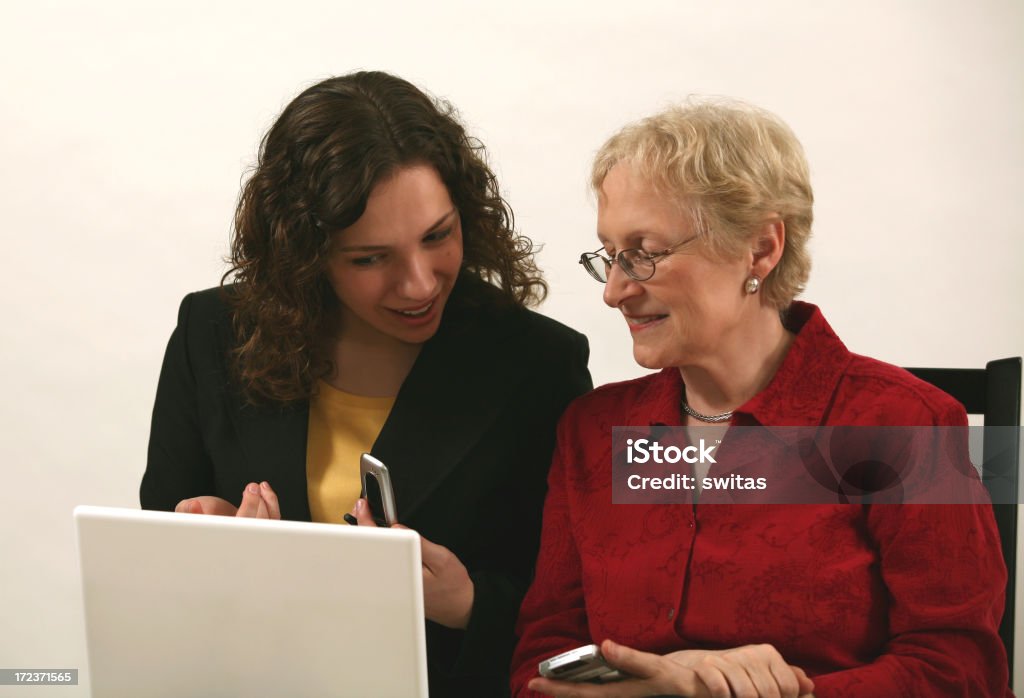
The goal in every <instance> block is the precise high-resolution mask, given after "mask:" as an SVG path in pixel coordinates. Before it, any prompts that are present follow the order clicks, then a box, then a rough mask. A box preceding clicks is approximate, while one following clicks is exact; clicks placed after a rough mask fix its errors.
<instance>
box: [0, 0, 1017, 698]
mask: <svg viewBox="0 0 1024 698" xmlns="http://www.w3.org/2000/svg"><path fill="white" fill-rule="evenodd" d="M2 24H3V26H2V28H0V125H2V128H0V162H2V165H0V185H2V186H0V211H2V224H0V230H2V236H3V237H2V246H0V272H2V273H0V291H2V293H0V297H2V298H3V301H2V303H3V317H4V322H3V324H2V329H0V333H2V334H0V346H2V347H3V361H2V363H0V385H2V386H3V389H4V392H3V398H2V401H0V405H2V408H0V409H2V421H0V423H2V425H3V427H2V428H3V431H2V439H0V463H2V466H0V467H2V468H3V471H2V472H3V478H2V484H0V517H2V524H0V525H2V528H0V667H8V668H22V667H25V668H28V667H31V668H73V667H77V668H79V669H81V670H82V674H81V677H82V680H83V681H84V680H85V679H86V677H87V666H86V655H85V646H84V635H83V630H82V625H81V621H80V614H81V603H80V599H79V589H78V576H77V568H76V554H75V547H74V537H73V528H72V522H71V510H72V508H73V506H74V505H76V504H80V503H89V504H101V505H115V506H137V487H138V483H139V478H140V476H141V474H142V470H143V468H144V464H145V449H146V440H147V436H148V430H149V413H150V409H151V406H152V400H153V395H154V389H155V386H156V379H157V374H158V370H159V366H160V361H161V357H162V354H163V349H164V346H165V343H166V340H167V337H168V335H169V333H170V331H171V329H172V327H173V325H174V320H175V313H176V309H177V304H178V302H179V300H180V298H181V296H182V295H184V294H185V293H186V292H188V291H191V290H195V289H199V288H205V287H208V286H212V285H215V284H216V283H217V281H218V280H219V278H220V275H221V273H222V271H223V270H224V266H223V263H222V261H221V260H222V258H223V255H224V254H225V252H226V251H227V241H228V235H229V227H230V221H231V214H232V211H233V208H234V203H235V198H236V196H237V192H238V188H239V183H240V180H241V178H242V176H243V173H244V171H245V169H246V167H247V166H249V165H250V164H251V163H252V162H253V160H254V155H255V152H256V146H257V143H258V141H259V138H260V136H261V135H262V133H263V132H264V131H265V129H266V128H267V127H268V126H269V125H270V124H271V123H272V121H273V119H274V118H275V116H276V115H277V113H278V112H279V111H280V109H281V108H282V107H283V106H284V104H286V103H287V102H288V101H289V100H290V99H291V98H292V97H293V96H294V95H295V94H297V93H298V92H299V91H300V90H301V89H302V88H304V87H306V86H308V85H309V84H311V83H313V82H315V81H318V80H320V79H322V78H325V77H328V76H330V75H335V74H339V73H344V72H348V71H351V70H356V69H384V70H389V71H392V72H395V73H397V74H399V75H401V76H403V77H406V78H408V79H410V80H412V81H413V82H415V83H417V84H419V85H421V86H423V87H425V88H427V89H428V90H430V91H431V92H433V93H434V94H436V95H440V96H443V97H446V98H448V99H450V100H451V101H452V102H454V103H455V104H456V105H457V106H458V107H459V109H460V111H461V113H462V116H463V118H464V120H465V121H466V123H467V124H468V126H469V128H470V130H471V131H472V132H473V133H474V134H476V135H477V136H479V137H480V138H481V139H482V140H483V141H484V142H485V143H486V144H487V145H488V147H489V151H490V156H491V159H492V163H493V165H494V168H495V170H496V172H497V173H498V176H499V179H500V181H501V182H502V185H503V188H504V192H505V194H506V196H507V198H508V200H509V201H510V202H511V203H512V205H513V208H514V209H515V211H516V214H517V222H518V227H519V228H520V229H521V230H522V231H523V232H525V233H526V234H527V235H529V236H531V237H532V238H533V239H534V240H535V241H536V242H538V243H542V244H543V246H544V247H543V251H542V253H541V255H540V262H541V264H542V266H543V268H544V269H545V271H546V272H547V276H548V280H549V281H550V285H551V297H550V300H549V301H548V302H547V303H546V304H545V305H544V306H543V307H542V310H543V312H545V313H547V314H549V315H551V316H553V317H555V318H558V319H560V320H562V321H563V322H566V323H567V324H570V325H572V326H573V327H576V328H577V329H579V330H581V331H583V332H585V333H586V334H587V335H588V336H589V337H590V341H591V351H592V361H591V370H592V372H593V375H594V379H595V382H597V383H602V382H607V381H610V380H617V379H622V378H627V377H632V376H635V375H638V374H640V373H641V372H642V371H641V370H640V369H639V368H638V367H637V366H635V365H634V363H633V361H632V355H631V352H630V340H629V337H628V333H627V331H626V329H625V327H624V326H623V322H622V320H621V319H620V318H619V317H618V315H617V313H615V312H614V311H611V310H609V309H607V308H605V307H604V306H603V305H602V303H601V299H600V290H601V289H600V288H599V286H598V285H597V284H596V283H594V282H592V281H590V280H589V279H588V278H586V276H585V275H584V274H583V272H582V271H581V269H580V268H579V267H578V265H577V264H576V259H577V256H578V254H579V252H581V251H583V250H590V249H593V248H594V247H596V246H597V245H596V243H595V242H594V240H595V238H594V219H595V215H594V204H593V201H592V198H591V197H590V196H589V194H588V192H587V188H586V179H587V171H588V165H589V160H590V158H591V156H592V154H593V153H594V151H595V150H596V148H597V147H598V146H599V145H600V143H601V142H602V141H603V139H604V138H605V137H607V136H608V135H609V134H610V133H611V132H612V131H613V130H614V129H615V128H617V127H618V126H620V125H622V124H623V123H624V122H626V121H627V120H631V119H634V118H637V117H640V116H642V115H645V114H647V113H650V112H652V111H653V110H655V109H657V108H659V107H662V106H664V105H666V104H667V103H669V102H670V101H672V100H676V99H681V98H683V97H685V96H686V95H688V94H690V93H700V94H720V95H729V96H734V97H740V98H743V99H746V100H748V101H751V102H754V103H755V104H758V105H760V106H763V107H766V108H768V109H770V110H772V111H775V112H776V113H778V114H779V115H780V116H781V117H782V118H783V119H785V120H786V121H787V122H788V123H789V124H790V125H791V126H792V127H793V129H794V130H795V131H796V133H797V135H798V136H799V137H800V138H801V140H802V141H803V143H804V145H805V147H806V150H807V154H808V158H809V160H810V163H811V170H812V177H813V182H814V186H815V193H816V199H817V206H816V224H815V230H816V233H815V238H814V241H813V246H812V250H813V256H814V264H815V266H814V270H813V272H812V275H811V282H810V286H809V288H808V291H807V293H806V294H805V297H806V298H807V299H808V300H811V301H813V302H815V303H818V304H819V305H820V306H821V307H822V308H823V309H824V311H825V313H826V316H827V317H828V319H829V320H830V322H831V323H832V325H833V326H834V327H835V329H836V330H837V332H838V333H839V335H840V336H841V337H842V338H843V339H844V340H845V341H846V343H847V345H848V346H849V347H850V348H851V349H852V350H854V351H856V352H859V353H863V354H868V355H871V356H875V357H878V358H882V359H885V360H887V361H890V362H892V363H895V364H900V365H934V366H981V365H983V364H984V362H985V361H986V360H988V359H991V358H997V357H1003V356H1011V355H1021V354H1024V312H1022V311H1021V310H1020V306H1019V303H1018V299H1019V298H1020V296H1021V292H1020V287H1021V278H1022V273H1024V242H1022V240H1024V238H1022V235H1021V225H1022V224H1021V221H1022V220H1024V196H1022V192H1021V182H1022V181H1024V178H1022V169H1024V157H1022V156H1024V135H1022V134H1024V130H1022V129H1021V124H1022V123H1024V80H1022V79H1021V74H1022V71H1021V68H1022V66H1024V60H1022V59H1024V42H1022V41H1021V40H1020V39H1021V29H1022V27H1024V5H1022V4H1021V3H1019V2H1017V1H1016V0H1005V1H996V0H978V1H976V2H970V3H967V2H962V1H960V0H956V1H953V0H920V1H918V2H914V1H904V2H894V1H890V0H862V1H861V2H858V3H850V2H839V1H831V0H829V1H825V2H798V1H797V0H789V1H783V0H772V1H760V2H759V1H756V0H747V1H745V0H727V1H721V2H710V1H709V2H696V1H690V2H687V1H683V0H673V1H671V2H669V1H665V2H653V1H650V0H634V1H632V2H628V3H609V2H600V3H593V2H591V3H587V2H557V1H555V0H547V1H543V2H541V1H537V0H529V1H522V0H521V1H519V2H515V3H508V2H504V3H500V4H499V3H494V4H493V5H492V4H490V3H484V2H468V1H467V2H456V1H454V0H437V1H435V2H422V3H416V4H415V5H412V4H410V5H409V6H406V5H403V4H399V3H395V2H392V1H389V0H377V1H374V2H368V1H362V2H358V3H351V2H344V1H342V0H331V1H329V2H306V1H295V2H275V3H272V4H270V5H269V6H266V7H263V6H261V4H260V3H257V2H252V1H249V2H234V3H222V4H218V5H217V6H216V7H213V8H209V7H206V6H205V3H203V4H200V3H198V2H194V1H193V0H188V1H186V2H177V3H174V4H173V5H172V4H171V3H165V4H162V5H157V4H152V5H147V6H143V3H136V2H132V3H128V2H123V3H115V2H109V1H108V2H97V3H88V4H86V3H82V4H72V3H55V2H36V3H18V7H16V8H5V11H4V21H3V23H2ZM29 692H31V693H32V695H50V694H52V695H59V696H67V695H85V693H86V692H85V690H84V688H80V689H69V688H60V689H31V690H30V689H24V688H7V689H3V688H2V687H0V694H2V695H8V694H9V695H15V696H21V695H27V694H28V693H29Z"/></svg>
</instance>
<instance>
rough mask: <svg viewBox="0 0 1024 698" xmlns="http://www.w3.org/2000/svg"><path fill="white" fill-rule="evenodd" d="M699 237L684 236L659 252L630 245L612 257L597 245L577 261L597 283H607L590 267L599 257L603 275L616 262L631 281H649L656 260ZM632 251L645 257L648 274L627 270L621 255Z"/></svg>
mask: <svg viewBox="0 0 1024 698" xmlns="http://www.w3.org/2000/svg"><path fill="white" fill-rule="evenodd" d="M699 237H700V236H699V235H692V236H690V237H688V238H686V239H685V240H683V241H682V242H680V243H676V244H675V245H672V247H667V248H665V249H664V250H662V251H661V252H644V251H643V249H642V248H640V247H630V248H629V249H628V250H620V251H619V252H618V253H616V255H615V256H614V257H606V256H604V255H603V254H601V252H603V251H604V248H603V247H599V248H597V249H596V250H594V251H593V252H584V253H583V254H581V255H580V259H579V263H580V264H582V265H583V268H584V269H586V270H587V274H588V275H589V276H590V278H592V279H594V280H595V281H597V282H598V283H602V284H606V283H608V279H607V278H604V279H602V278H600V277H599V276H598V275H597V272H596V271H594V270H593V269H592V266H593V260H595V259H600V260H601V261H602V262H604V266H605V276H606V277H607V276H609V275H610V274H611V271H612V264H618V265H619V269H621V270H622V272H623V273H624V274H625V275H626V276H628V277H629V278H631V279H632V280H633V281H650V280H651V279H652V278H653V277H654V272H655V271H657V268H658V264H657V262H658V260H659V259H661V258H663V257H667V256H669V255H671V254H675V252H676V250H677V249H679V248H680V247H682V246H683V245H687V244H689V243H691V242H693V241H694V240H696V239H697V238H699ZM634 252H635V253H639V255H640V256H641V257H642V258H643V259H645V260H646V261H648V262H650V263H651V273H650V274H648V275H647V276H645V277H643V278H641V277H639V276H637V275H636V274H635V273H631V272H630V271H629V269H627V268H626V265H625V264H623V263H622V260H623V259H624V257H623V255H626V254H630V253H634Z"/></svg>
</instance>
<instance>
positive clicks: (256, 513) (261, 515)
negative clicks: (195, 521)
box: [174, 482, 281, 519]
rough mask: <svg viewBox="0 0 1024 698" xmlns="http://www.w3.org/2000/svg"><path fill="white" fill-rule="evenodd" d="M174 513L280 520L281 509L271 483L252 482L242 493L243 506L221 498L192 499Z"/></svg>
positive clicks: (183, 502) (176, 508)
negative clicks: (236, 505)
mask: <svg viewBox="0 0 1024 698" xmlns="http://www.w3.org/2000/svg"><path fill="white" fill-rule="evenodd" d="M174 511H176V512H178V513H183V514H213V515H215V516H242V517H247V518H255V519H280V518H281V507H280V506H279V505H278V502H277V494H276V493H275V492H274V490H273V489H271V487H270V483H268V482H262V483H260V484H258V485H257V484H256V483H255V482H250V483H249V484H248V485H246V486H245V490H243V492H242V504H241V506H239V507H237V508H236V507H235V505H234V504H232V503H231V502H229V501H228V500H226V499H221V498H220V497H211V496H203V497H191V498H190V499H183V500H181V501H180V502H178V505H177V506H176V507H174Z"/></svg>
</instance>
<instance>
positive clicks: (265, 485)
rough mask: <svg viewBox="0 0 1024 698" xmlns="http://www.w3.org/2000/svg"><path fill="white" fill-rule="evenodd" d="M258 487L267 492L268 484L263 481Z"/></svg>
mask: <svg viewBox="0 0 1024 698" xmlns="http://www.w3.org/2000/svg"><path fill="white" fill-rule="evenodd" d="M260 487H262V488H263V489H265V490H269V489H270V483H269V482H267V481H266V480H264V481H263V482H261V483H260Z"/></svg>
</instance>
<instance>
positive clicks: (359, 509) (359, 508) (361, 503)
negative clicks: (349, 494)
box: [356, 497, 366, 514]
mask: <svg viewBox="0 0 1024 698" xmlns="http://www.w3.org/2000/svg"><path fill="white" fill-rule="evenodd" d="M364 506H366V502H364V501H363V499H362V497H360V498H359V499H357V500H356V513H357V514H362V513H363V507H364Z"/></svg>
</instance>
